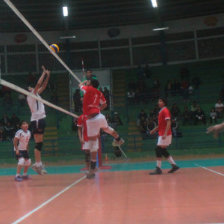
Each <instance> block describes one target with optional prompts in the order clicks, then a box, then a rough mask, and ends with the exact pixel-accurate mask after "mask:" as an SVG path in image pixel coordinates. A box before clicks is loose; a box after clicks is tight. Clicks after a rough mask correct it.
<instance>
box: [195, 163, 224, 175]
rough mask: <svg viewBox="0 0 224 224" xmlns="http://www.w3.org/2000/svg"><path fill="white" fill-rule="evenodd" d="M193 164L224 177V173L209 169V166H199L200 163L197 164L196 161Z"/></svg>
mask: <svg viewBox="0 0 224 224" xmlns="http://www.w3.org/2000/svg"><path fill="white" fill-rule="evenodd" d="M195 165H196V166H198V167H200V168H202V169H204V170H208V171H210V172H212V173H215V174H218V175H220V176H223V177H224V173H220V172H218V171H215V170H213V169H209V168H207V167H205V166H201V165H199V164H197V163H195Z"/></svg>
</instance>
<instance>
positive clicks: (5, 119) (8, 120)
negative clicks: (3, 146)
mask: <svg viewBox="0 0 224 224" xmlns="http://www.w3.org/2000/svg"><path fill="white" fill-rule="evenodd" d="M8 122H10V119H9V117H8V115H7V114H4V115H3V118H2V119H1V123H2V124H3V125H6V124H7V123H8Z"/></svg>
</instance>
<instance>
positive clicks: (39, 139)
mask: <svg viewBox="0 0 224 224" xmlns="http://www.w3.org/2000/svg"><path fill="white" fill-rule="evenodd" d="M42 69H43V73H42V75H41V77H40V79H39V80H38V82H37V84H36V86H35V88H32V87H29V88H28V89H29V91H30V92H31V93H33V94H34V95H36V96H38V97H40V94H41V93H42V92H43V91H44V90H45V89H46V87H47V84H48V81H49V79H50V71H49V70H46V69H45V67H44V66H42ZM27 102H28V105H29V108H30V111H31V129H32V133H33V136H34V141H35V143H36V145H35V149H34V155H35V163H34V164H33V166H32V168H33V170H34V171H35V172H37V173H38V174H40V175H42V174H46V173H47V172H46V170H45V169H44V166H43V164H42V161H41V150H42V147H43V137H44V131H45V126H46V121H45V119H46V113H45V107H44V104H43V103H41V102H40V101H37V100H36V99H34V98H33V97H32V96H28V97H27Z"/></svg>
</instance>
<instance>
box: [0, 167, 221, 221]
mask: <svg viewBox="0 0 224 224" xmlns="http://www.w3.org/2000/svg"><path fill="white" fill-rule="evenodd" d="M209 169H211V170H212V171H214V172H212V171H211V170H206V169H203V168H184V169H181V170H180V171H179V172H177V173H175V174H166V173H165V172H164V175H161V176H149V175H148V171H125V172H119V171H118V172H102V173H98V174H97V176H96V178H95V180H87V179H80V178H81V177H82V176H83V174H61V175H46V176H43V177H42V176H36V175H35V176H32V180H28V181H24V182H21V183H17V182H14V181H13V177H12V176H6V177H3V176H2V177H0V198H1V203H0V224H8V223H26V224H94V223H95V224H150V223H152V224H157V223H164V224H169V223H172V224H174V223H178V224H182V223H183V224H185V223H186V224H191V223H192V224H193V223H194V224H195V223H220V222H224V168H223V167H213V168H212V167H211V168H209ZM216 172H218V173H216ZM222 174H223V175H222ZM76 180H79V181H80V182H78V183H77V182H75V181H76ZM71 184H73V185H71ZM67 187H68V188H67ZM58 193H59V194H58ZM44 203H46V204H44ZM25 215H27V216H25ZM20 218H21V219H20ZM19 219H20V221H18V222H16V221H17V220H19Z"/></svg>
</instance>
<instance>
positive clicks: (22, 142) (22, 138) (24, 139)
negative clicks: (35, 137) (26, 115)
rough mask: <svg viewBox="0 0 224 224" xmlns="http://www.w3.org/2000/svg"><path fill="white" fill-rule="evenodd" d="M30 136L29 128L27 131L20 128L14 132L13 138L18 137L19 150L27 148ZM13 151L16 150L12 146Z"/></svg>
mask: <svg viewBox="0 0 224 224" xmlns="http://www.w3.org/2000/svg"><path fill="white" fill-rule="evenodd" d="M30 137H31V133H30V131H29V130H27V132H25V131H23V130H22V129H19V130H18V131H17V132H16V134H15V138H18V139H19V144H18V150H21V151H25V150H27V146H28V143H29V140H30ZM14 151H16V149H15V147H14Z"/></svg>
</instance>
